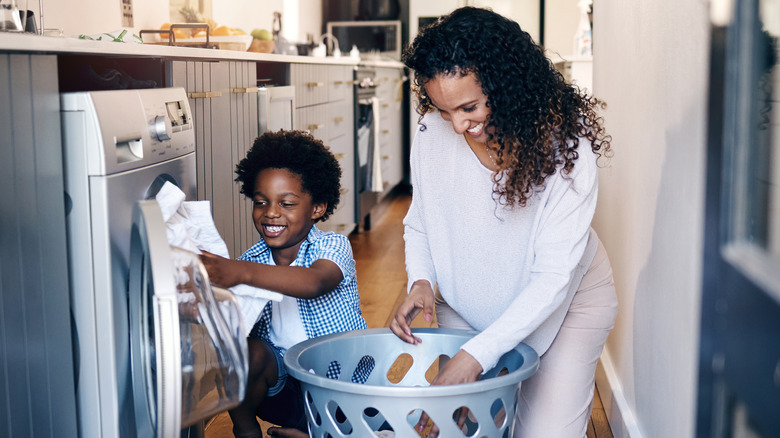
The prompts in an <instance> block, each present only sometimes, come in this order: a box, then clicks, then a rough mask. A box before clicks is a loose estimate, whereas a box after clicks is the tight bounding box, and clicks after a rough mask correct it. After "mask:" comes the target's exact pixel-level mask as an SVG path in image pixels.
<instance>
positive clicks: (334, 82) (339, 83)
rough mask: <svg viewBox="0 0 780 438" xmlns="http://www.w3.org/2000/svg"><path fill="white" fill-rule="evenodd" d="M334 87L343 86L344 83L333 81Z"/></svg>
mask: <svg viewBox="0 0 780 438" xmlns="http://www.w3.org/2000/svg"><path fill="white" fill-rule="evenodd" d="M333 84H334V85H343V84H344V81H333Z"/></svg>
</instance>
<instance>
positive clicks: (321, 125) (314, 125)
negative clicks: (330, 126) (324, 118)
mask: <svg viewBox="0 0 780 438" xmlns="http://www.w3.org/2000/svg"><path fill="white" fill-rule="evenodd" d="M324 127H325V125H323V124H322V123H315V124H313V125H309V126H308V129H322V128H324Z"/></svg>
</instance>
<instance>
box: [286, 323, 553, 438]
mask: <svg viewBox="0 0 780 438" xmlns="http://www.w3.org/2000/svg"><path fill="white" fill-rule="evenodd" d="M413 333H414V335H415V336H417V337H419V338H420V339H422V343H421V344H417V345H412V344H408V343H406V342H403V341H402V340H400V339H398V338H397V337H396V336H395V335H394V334H393V333H392V332H391V331H390V330H389V329H368V330H358V331H352V332H346V333H336V334H333V335H328V336H322V337H318V338H314V339H310V340H308V341H305V342H302V343H300V344H297V345H295V346H293V347H292V348H290V349H289V350H288V351H287V354H286V355H285V357H284V362H285V365H286V366H287V369H288V372H289V374H290V375H291V376H293V377H295V378H296V379H298V380H299V381H300V382H301V386H302V388H303V392H304V399H305V400H304V403H305V405H306V413H307V415H308V422H309V435H310V436H312V437H315V438H327V437H333V438H336V437H371V436H375V435H379V436H394V437H395V438H404V437H419V436H420V435H419V434H418V433H417V432H416V431H415V430H414V426H415V425H416V424H417V421H418V419H419V418H420V415H421V414H422V413H423V412H425V413H426V414H428V416H429V417H430V418H431V420H432V421H433V422H434V423H435V424H436V426H437V427H438V428H439V436H441V437H462V436H468V437H472V436H473V437H489V438H492V437H510V436H511V435H512V428H513V426H514V424H513V423H514V418H515V412H516V410H517V397H518V391H519V388H520V382H521V381H523V380H524V379H527V378H528V377H530V376H532V375H533V374H534V373H535V372H536V369H537V368H538V367H539V356H538V355H537V354H536V352H535V351H534V350H533V349H532V348H531V347H529V346H527V345H525V344H520V345H518V346H517V347H516V348H515V349H514V350H512V351H510V352H508V353H506V354H504V356H502V357H501V359H500V360H499V362H498V365H497V366H496V367H495V368H493V369H492V370H490V371H488V372H487V373H485V375H484V376H483V377H482V379H481V380H479V381H477V382H472V383H466V384H462V385H448V386H430V383H429V381H428V380H426V374H427V376H428V379H432V378H433V377H435V370H436V368H435V367H436V366H438V361H437V360H438V359H439V357H440V356H442V355H443V356H447V357H452V356H454V355H455V354H456V353H457V352H458V350H460V347H461V346H462V345H463V344H464V343H466V341H468V340H469V339H471V337H473V336H474V335H475V334H476V332H472V331H464V330H451V329H415V330H413ZM432 367H433V368H432ZM404 371H405V374H404ZM462 407H466V408H468V409H469V412H470V414H469V415H468V420H467V421H466V426H465V427H464V429H465V433H464V430H461V429H460V428H458V426H457V423H456V421H455V420H454V419H453V418H454V417H457V414H458V413H459V412H460V411H461V409H460V408H462ZM385 430H392V432H384V431H385Z"/></svg>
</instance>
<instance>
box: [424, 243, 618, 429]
mask: <svg viewBox="0 0 780 438" xmlns="http://www.w3.org/2000/svg"><path fill="white" fill-rule="evenodd" d="M616 316H617V296H616V294H615V285H614V282H613V279H612V266H611V265H610V263H609V258H608V257H607V252H606V250H605V249H604V246H603V245H602V244H601V242H599V247H598V250H597V251H596V255H595V256H594V258H593V262H591V265H590V268H588V271H587V272H586V273H585V276H584V277H583V278H582V281H581V282H580V287H579V289H578V290H577V292H576V293H575V294H574V298H573V300H572V303H571V306H569V311H568V313H567V314H566V317H565V318H564V320H563V324H562V325H561V328H560V330H559V331H558V334H557V335H556V337H555V340H553V342H552V345H550V348H549V349H548V350H547V351H546V352H545V353H544V354H543V355H542V356H541V357H540V359H539V370H538V371H537V372H536V374H534V375H533V376H532V377H531V378H529V379H527V380H525V381H523V382H522V383H521V385H520V399H519V406H518V410H517V419H516V421H515V429H514V437H515V438H550V437H555V438H568V437H571V438H582V437H584V436H585V430H586V428H587V427H588V420H589V418H590V413H591V409H592V407H593V388H594V384H595V375H596V364H597V363H598V360H599V356H601V351H602V349H603V347H604V343H605V342H606V341H607V335H609V332H610V330H612V327H613V326H614V323H615V318H616ZM436 318H437V319H438V323H439V327H447V328H458V329H468V330H473V328H472V327H471V326H470V325H469V324H468V323H467V322H466V321H465V320H464V319H463V318H461V317H460V315H458V314H457V313H456V312H455V311H454V310H452V308H451V307H450V306H449V305H447V303H446V302H445V301H444V299H443V298H442V297H441V295H439V294H438V293H437V294H436Z"/></svg>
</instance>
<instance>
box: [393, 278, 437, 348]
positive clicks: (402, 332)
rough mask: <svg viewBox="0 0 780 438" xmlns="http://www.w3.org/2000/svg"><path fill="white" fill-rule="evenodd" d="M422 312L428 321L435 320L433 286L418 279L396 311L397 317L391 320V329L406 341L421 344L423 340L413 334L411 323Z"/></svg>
mask: <svg viewBox="0 0 780 438" xmlns="http://www.w3.org/2000/svg"><path fill="white" fill-rule="evenodd" d="M420 312H423V318H425V320H426V321H428V322H431V321H432V320H433V288H432V287H431V283H430V282H428V281H427V280H417V281H415V282H414V284H412V288H411V289H410V290H409V295H407V296H406V299H405V300H404V302H403V303H401V305H400V306H398V309H396V311H395V317H394V318H393V320H392V321H391V322H390V330H392V331H393V333H395V335H396V336H398V337H399V338H401V339H402V340H403V341H405V342H408V343H410V344H419V343H420V342H422V340H421V339H420V338H418V337H415V336H412V329H411V327H410V326H409V324H411V323H412V320H414V318H415V317H416V316H417V315H419V314H420Z"/></svg>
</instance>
